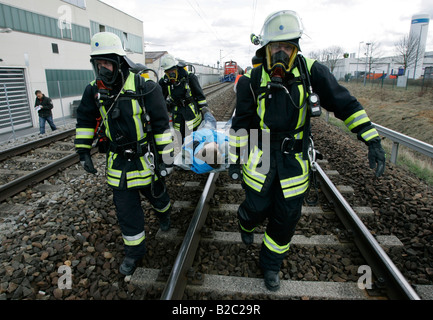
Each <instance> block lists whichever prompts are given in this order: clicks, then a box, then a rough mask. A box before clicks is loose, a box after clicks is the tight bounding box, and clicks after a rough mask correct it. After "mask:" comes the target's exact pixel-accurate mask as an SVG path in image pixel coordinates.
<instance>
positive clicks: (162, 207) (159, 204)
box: [113, 180, 171, 260]
mask: <svg viewBox="0 0 433 320" xmlns="http://www.w3.org/2000/svg"><path fill="white" fill-rule="evenodd" d="M159 181H160V180H158V181H156V182H155V184H154V188H155V190H154V194H155V195H156V196H159V195H160V194H161V192H163V190H164V189H163V185H162V183H160V182H159ZM140 194H142V195H144V196H145V197H146V198H147V200H148V201H149V202H150V204H151V205H152V208H153V209H154V210H155V211H156V213H157V216H159V217H160V216H161V215H169V214H170V211H171V208H170V197H169V195H168V193H167V192H166V191H165V192H164V193H163V194H162V196H160V197H159V198H156V197H154V196H153V195H152V192H151V187H150V185H149V186H146V187H144V188H141V189H131V190H116V189H113V201H114V204H115V206H116V214H117V220H118V221H119V226H120V230H121V231H122V238H123V242H124V250H125V256H127V257H129V258H133V259H134V260H139V259H141V258H142V257H143V256H144V254H145V253H146V246H145V232H144V212H143V209H142V207H141V197H140Z"/></svg>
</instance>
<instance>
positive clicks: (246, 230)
mask: <svg viewBox="0 0 433 320" xmlns="http://www.w3.org/2000/svg"><path fill="white" fill-rule="evenodd" d="M239 227H240V228H241V229H242V230H244V231H245V232H253V231H254V230H256V227H254V228H252V229H251V230H248V229H245V228H244V227H243V226H242V225H241V223H240V222H239Z"/></svg>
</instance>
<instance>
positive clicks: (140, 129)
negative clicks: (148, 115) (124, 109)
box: [131, 100, 146, 140]
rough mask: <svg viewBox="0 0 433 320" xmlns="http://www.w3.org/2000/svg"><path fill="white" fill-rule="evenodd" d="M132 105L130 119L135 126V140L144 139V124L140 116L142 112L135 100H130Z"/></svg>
mask: <svg viewBox="0 0 433 320" xmlns="http://www.w3.org/2000/svg"><path fill="white" fill-rule="evenodd" d="M131 105H132V119H133V120H134V124H135V130H136V134H137V140H141V139H144V137H145V136H146V134H145V132H144V124H143V121H142V120H141V114H142V113H143V110H142V109H141V107H140V104H139V103H138V101H137V100H131Z"/></svg>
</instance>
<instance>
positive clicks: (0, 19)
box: [0, 0, 145, 134]
mask: <svg viewBox="0 0 433 320" xmlns="http://www.w3.org/2000/svg"><path fill="white" fill-rule="evenodd" d="M100 31H109V32H113V33H115V34H117V35H118V36H119V37H120V39H121V40H122V42H123V45H124V49H125V51H126V52H127V55H128V57H129V58H130V59H131V60H132V61H134V62H139V63H142V64H144V63H145V52H144V46H143V22H142V21H141V20H139V19H137V18H134V17H132V16H130V15H128V14H126V13H124V12H122V11H120V10H118V9H116V8H113V7H111V6H109V5H107V4H105V3H103V2H101V1H99V0H44V1H43V2H42V1H28V0H0V42H1V43H2V50H1V53H0V134H1V133H7V132H10V131H12V129H13V130H17V129H22V128H27V127H32V126H33V127H38V114H37V112H36V111H35V110H34V108H33V106H34V102H35V94H34V93H35V91H36V90H41V91H42V92H43V93H44V94H45V95H47V96H49V97H50V98H52V99H53V104H54V109H53V118H54V119H59V118H62V117H69V116H70V114H71V110H72V108H71V103H73V102H74V101H77V100H80V99H81V96H82V94H83V91H84V88H85V86H86V85H87V84H88V83H89V82H90V81H91V80H92V79H94V74H93V70H92V66H91V64H90V62H89V60H90V57H89V55H90V39H91V37H92V36H93V35H94V34H95V33H98V32H100Z"/></svg>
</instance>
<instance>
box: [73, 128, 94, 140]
mask: <svg viewBox="0 0 433 320" xmlns="http://www.w3.org/2000/svg"><path fill="white" fill-rule="evenodd" d="M94 134H95V131H94V129H92V128H77V129H76V130H75V138H76V139H93V136H94Z"/></svg>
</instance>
